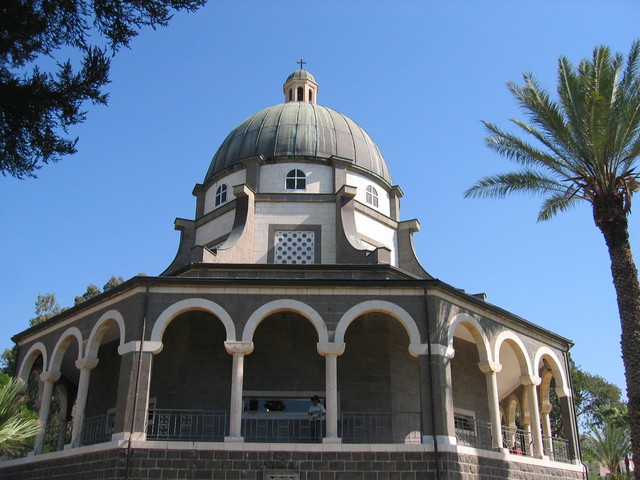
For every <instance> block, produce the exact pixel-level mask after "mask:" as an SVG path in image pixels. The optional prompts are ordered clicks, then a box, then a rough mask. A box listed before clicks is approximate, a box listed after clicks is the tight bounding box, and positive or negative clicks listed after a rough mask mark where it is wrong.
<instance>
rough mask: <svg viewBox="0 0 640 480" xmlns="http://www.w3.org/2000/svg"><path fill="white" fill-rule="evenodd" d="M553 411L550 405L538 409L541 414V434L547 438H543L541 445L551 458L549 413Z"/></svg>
mask: <svg viewBox="0 0 640 480" xmlns="http://www.w3.org/2000/svg"><path fill="white" fill-rule="evenodd" d="M551 410H553V407H552V406H551V404H550V403H547V402H545V403H543V404H542V407H541V408H540V412H541V413H542V434H543V435H546V436H547V438H543V443H544V444H545V446H546V450H547V452H549V455H551V456H553V442H552V441H551V418H550V415H549V414H550V413H551Z"/></svg>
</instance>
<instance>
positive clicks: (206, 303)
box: [151, 298, 236, 353]
mask: <svg viewBox="0 0 640 480" xmlns="http://www.w3.org/2000/svg"><path fill="white" fill-rule="evenodd" d="M190 310H200V311H204V312H209V313H211V314H213V315H215V316H216V317H218V318H219V319H220V321H221V322H222V324H223V325H224V329H225V331H226V333H227V338H226V340H227V341H235V340H236V327H235V325H234V324H233V320H232V319H231V316H230V315H229V314H228V313H227V311H226V310H225V309H224V308H222V307H221V306H220V305H218V304H217V303H214V302H212V301H211V300H206V299H204V298H189V299H186V300H180V301H179V302H176V303H174V304H173V305H171V306H169V307H167V308H166V309H165V310H164V311H163V312H162V313H161V314H160V316H159V317H158V319H157V320H156V322H155V324H154V325H153V330H152V331H151V342H157V343H158V344H160V345H161V344H162V336H163V335H164V331H165V330H166V328H167V326H168V325H169V323H171V321H172V320H173V319H174V318H176V317H177V316H178V315H180V314H182V313H184V312H188V311H190ZM160 349H162V347H161V348H160ZM159 351H160V350H158V351H156V352H154V353H158V352H159Z"/></svg>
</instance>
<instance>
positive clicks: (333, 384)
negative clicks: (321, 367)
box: [317, 343, 346, 443]
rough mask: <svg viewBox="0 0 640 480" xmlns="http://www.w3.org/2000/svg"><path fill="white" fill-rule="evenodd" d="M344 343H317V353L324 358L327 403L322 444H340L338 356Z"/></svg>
mask: <svg viewBox="0 0 640 480" xmlns="http://www.w3.org/2000/svg"><path fill="white" fill-rule="evenodd" d="M345 346H346V345H345V344H344V343H318V347H317V348H318V353H319V354H320V355H322V356H324V358H325V374H324V378H325V392H326V395H327V397H326V402H327V414H326V418H325V421H326V427H327V431H326V436H325V438H323V439H322V443H340V442H341V439H340V438H338V355H342V354H343V353H344V349H345Z"/></svg>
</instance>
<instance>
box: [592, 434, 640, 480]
mask: <svg viewBox="0 0 640 480" xmlns="http://www.w3.org/2000/svg"><path fill="white" fill-rule="evenodd" d="M581 445H582V450H583V452H584V456H585V459H586V460H587V461H589V463H591V464H595V465H597V466H599V465H602V466H604V467H605V468H606V469H607V470H608V471H609V472H610V475H609V476H608V477H607V478H610V479H611V480H619V479H622V478H627V477H626V472H624V471H623V467H622V465H623V462H624V459H625V458H626V457H627V456H628V455H629V454H630V453H631V441H630V439H629V430H628V429H627V428H625V427H622V426H619V425H616V424H614V423H608V424H605V425H604V426H602V427H597V426H595V425H594V426H592V428H591V431H590V432H589V433H588V434H585V435H583V436H582V437H581Z"/></svg>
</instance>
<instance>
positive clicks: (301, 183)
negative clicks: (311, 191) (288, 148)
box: [284, 168, 307, 190]
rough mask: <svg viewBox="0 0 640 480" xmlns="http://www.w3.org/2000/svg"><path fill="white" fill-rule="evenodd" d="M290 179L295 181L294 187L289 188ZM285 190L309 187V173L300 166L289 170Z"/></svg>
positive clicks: (285, 180) (285, 179)
mask: <svg viewBox="0 0 640 480" xmlns="http://www.w3.org/2000/svg"><path fill="white" fill-rule="evenodd" d="M289 180H292V181H293V188H289V185H288V183H289ZM284 189H285V190H306V189H307V174H306V173H304V172H303V171H302V170H300V169H299V168H294V169H293V170H289V171H288V172H287V175H286V176H285V178H284Z"/></svg>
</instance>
